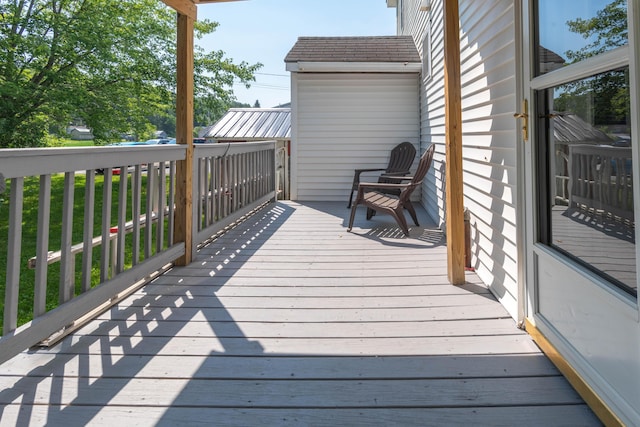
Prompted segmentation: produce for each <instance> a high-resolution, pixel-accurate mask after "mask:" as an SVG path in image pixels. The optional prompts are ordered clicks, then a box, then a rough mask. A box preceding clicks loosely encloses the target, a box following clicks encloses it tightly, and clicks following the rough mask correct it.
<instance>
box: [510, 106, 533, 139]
mask: <svg viewBox="0 0 640 427" xmlns="http://www.w3.org/2000/svg"><path fill="white" fill-rule="evenodd" d="M527 111H529V103H528V102H527V100H526V99H525V100H523V101H522V113H515V114H514V115H513V117H514V118H516V119H522V139H523V140H524V141H525V142H526V141H528V140H529V113H527Z"/></svg>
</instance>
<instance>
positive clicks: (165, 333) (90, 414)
mask: <svg viewBox="0 0 640 427" xmlns="http://www.w3.org/2000/svg"><path fill="white" fill-rule="evenodd" d="M348 214H349V211H348V210H347V209H345V207H344V206H343V205H342V204H337V203H295V202H279V203H277V204H276V205H269V206H267V207H265V208H264V209H262V210H261V211H259V212H258V213H257V214H256V215H254V216H252V217H251V218H250V219H248V220H247V221H245V222H244V223H242V224H240V225H238V226H236V227H235V228H234V229H233V230H231V231H230V232H228V233H227V234H225V235H223V236H221V237H220V238H218V239H217V240H215V241H214V242H212V243H211V244H210V245H209V246H207V247H205V248H203V249H202V250H201V251H200V252H199V254H198V256H197V258H196V259H195V261H194V262H193V263H192V264H191V265H189V266H187V267H180V268H174V269H172V270H171V271H169V272H167V273H166V274H165V275H163V276H162V277H159V278H157V279H156V280H155V281H154V282H152V283H150V284H148V285H147V286H145V287H143V288H142V289H141V290H140V291H138V292H137V293H135V294H133V295H131V296H130V297H129V298H127V299H126V300H124V301H123V302H121V303H120V304H118V305H117V306H114V307H113V308H111V309H110V310H109V311H107V312H105V313H103V314H102V315H100V316H99V317H98V318H97V319H95V320H94V321H92V322H91V323H89V324H88V325H86V326H85V327H84V328H82V329H81V330H79V331H78V332H77V333H76V334H74V335H72V336H70V337H67V338H66V339H65V340H64V341H63V342H62V343H60V344H59V345H58V346H56V347H54V348H51V349H48V350H38V351H34V352H28V353H27V352H25V353H22V354H20V355H19V356H17V357H16V358H14V359H13V360H11V361H9V362H7V363H5V364H3V365H2V371H1V374H0V381H1V385H2V391H1V392H0V405H1V406H0V416H1V420H0V424H1V425H69V426H74V425H166V426H173V425H181V426H183V425H195V424H205V425H238V426H248V425H278V426H280V425H332V426H334V425H421V426H424V425H447V426H449V425H468V424H473V425H491V426H496V425H505V426H506V425H508V426H513V425H520V426H526V425H546V426H559V425H571V426H573V425H599V422H598V420H597V419H596V418H595V417H594V415H593V414H592V412H591V411H590V410H589V408H588V407H587V406H586V405H585V404H584V402H583V401H582V400H581V399H580V397H579V396H578V395H577V394H576V393H575V391H574V390H573V389H572V388H571V387H570V385H569V384H568V383H567V381H566V380H565V379H564V378H563V377H562V376H561V375H560V374H559V372H558V371H557V370H556V369H555V368H554V367H553V365H552V364H551V363H550V362H549V361H548V359H547V358H546V357H545V356H543V355H542V354H541V352H540V351H539V350H538V348H537V347H536V345H535V344H534V343H533V341H532V340H531V339H530V338H529V336H528V335H527V334H525V333H524V332H522V331H520V330H519V329H517V328H516V326H515V324H514V321H513V320H512V319H511V318H510V317H509V316H508V315H507V313H506V311H505V310H504V309H503V308H502V306H501V305H500V304H499V303H498V302H497V301H496V300H495V299H494V298H493V296H492V295H491V294H490V293H489V292H488V291H487V289H486V288H485V287H484V286H483V285H482V284H481V282H480V281H479V280H478V278H477V277H476V276H475V275H473V274H468V276H467V284H466V285H464V286H460V287H454V286H451V285H449V284H448V282H447V276H446V247H445V242H444V238H443V235H442V233H441V232H440V231H439V230H437V229H436V228H435V226H433V224H429V221H428V220H427V219H426V216H425V213H424V211H420V212H419V214H420V215H421V221H422V223H424V224H427V226H426V227H413V229H412V230H411V235H410V237H408V238H406V237H404V236H403V234H402V232H401V231H400V230H399V229H398V228H397V226H395V223H393V221H392V220H391V219H390V218H386V217H383V216H380V215H378V216H376V217H375V218H374V219H373V221H371V222H367V221H365V220H364V209H363V210H362V211H361V212H358V222H356V224H355V227H354V232H353V233H347V232H346V228H345V226H346V221H347V218H348Z"/></svg>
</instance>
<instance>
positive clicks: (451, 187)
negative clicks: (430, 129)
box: [444, 0, 465, 285]
mask: <svg viewBox="0 0 640 427" xmlns="http://www.w3.org/2000/svg"><path fill="white" fill-rule="evenodd" d="M459 19H460V15H459V10H458V0H444V82H445V89H444V93H445V95H444V98H445V129H446V136H445V145H446V167H445V171H446V172H445V173H446V184H445V185H446V224H447V273H448V277H449V281H450V282H451V283H452V284H453V285H462V284H464V282H465V278H464V254H465V240H464V203H463V197H462V194H463V193H462V190H463V182H462V91H461V88H460V24H459Z"/></svg>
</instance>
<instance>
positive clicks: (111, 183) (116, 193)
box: [0, 142, 276, 363]
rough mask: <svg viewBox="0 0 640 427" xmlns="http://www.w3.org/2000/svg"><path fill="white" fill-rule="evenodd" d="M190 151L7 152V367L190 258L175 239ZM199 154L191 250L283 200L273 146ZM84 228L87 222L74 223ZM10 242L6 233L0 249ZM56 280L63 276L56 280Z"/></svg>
mask: <svg viewBox="0 0 640 427" xmlns="http://www.w3.org/2000/svg"><path fill="white" fill-rule="evenodd" d="M187 152H188V150H187V148H186V147H185V146H182V145H174V146H133V147H86V148H60V149H52V148H45V149H15V150H14V149H9V150H0V174H1V175H2V178H0V179H3V180H6V181H3V183H5V182H6V183H7V188H6V190H5V192H4V194H0V198H1V199H2V201H0V209H2V210H5V209H6V210H8V213H9V215H8V218H9V220H8V221H9V223H8V224H7V227H4V228H6V229H7V230H8V231H7V233H6V234H7V235H6V245H7V257H6V260H2V259H0V263H5V265H6V283H5V295H4V309H3V335H2V337H0V363H2V362H4V361H5V360H7V359H9V358H11V357H13V356H14V355H16V354H17V353H19V352H20V351H23V350H24V349H27V348H29V347H31V346H34V345H36V344H38V343H42V342H46V340H49V339H51V337H55V336H56V335H64V334H65V333H68V332H69V331H70V330H73V328H74V327H76V325H78V324H79V323H80V319H82V318H83V317H86V316H90V315H91V314H92V313H95V312H96V311H97V310H102V309H104V308H105V307H107V306H108V305H109V304H112V303H113V302H114V301H116V300H118V299H119V298H121V297H122V296H123V295H125V294H126V293H127V292H130V291H132V290H133V289H135V288H136V286H141V285H142V284H144V283H145V282H147V281H148V280H150V279H151V278H152V277H154V275H157V274H158V272H160V271H162V270H163V269H165V268H167V267H168V266H170V265H171V264H172V263H173V262H174V261H175V260H176V259H178V258H180V257H182V256H183V255H184V254H185V252H186V250H187V249H189V248H185V244H184V242H176V241H174V226H175V223H174V221H175V212H176V208H175V206H176V188H177V186H178V185H179V183H178V182H177V181H178V180H177V179H176V165H177V162H179V161H182V160H185V158H186V155H187ZM193 153H194V165H195V167H194V169H193V171H192V173H193V176H192V178H193V179H192V184H193V185H192V188H191V189H187V192H188V191H192V200H193V211H192V213H191V215H192V218H193V221H192V223H193V230H192V238H191V242H192V245H193V246H192V247H191V248H190V250H196V249H197V247H198V245H200V244H201V243H202V242H203V241H206V240H208V239H210V237H211V236H212V235H214V234H216V233H218V232H220V231H221V230H222V229H224V228H225V227H227V226H229V225H230V224H232V223H233V222H235V221H237V220H239V219H240V218H241V217H243V216H245V215H247V214H249V213H250V212H251V211H252V210H254V209H256V208H257V207H258V206H260V205H262V204H264V203H266V202H268V201H270V200H273V199H275V198H276V172H275V155H276V154H275V153H276V144H275V143H274V142H259V143H242V144H231V145H228V144H211V145H209V144H207V145H202V146H195V147H194V149H193ZM96 171H101V172H102V173H103V175H99V174H97V173H96ZM59 176H64V191H63V196H62V200H53V199H52V194H51V189H52V186H51V183H52V179H53V178H54V177H55V179H59V178H58V177H59ZM82 181H84V190H83V193H82V196H81V197H78V196H77V195H76V194H75V193H76V191H77V190H76V187H77V186H78V185H81V182H82ZM25 183H26V184H27V185H25ZM25 188H27V191H31V192H33V191H37V192H38V198H37V199H38V202H37V204H38V206H26V205H25V204H24V202H23V199H24V197H25ZM34 188H37V190H34ZM98 202H99V203H98ZM74 206H75V211H76V212H78V211H79V210H80V212H82V214H81V215H82V220H81V221H77V218H75V217H74ZM27 209H28V210H32V209H37V211H38V220H37V224H36V225H35V228H36V230H37V231H36V233H35V237H34V236H31V235H29V236H27V235H23V221H24V217H25V216H24V214H23V213H24V212H25V211H26V210H27ZM56 210H58V211H61V218H62V219H61V223H60V229H61V239H60V241H61V244H60V247H53V248H52V247H50V246H49V240H50V230H51V228H52V226H51V225H52V224H51V218H52V212H53V211H56ZM5 212H6V211H5ZM112 212H115V214H113V215H112ZM59 213H60V212H59ZM75 215H76V216H77V214H75ZM78 223H80V224H82V226H81V227H79V226H77V225H76V226H75V227H74V224H78ZM94 223H97V224H98V225H96V226H94ZM0 225H1V224H0ZM29 228H33V227H32V225H31V224H29ZM78 228H82V229H81V230H78ZM2 229H3V227H0V230H2ZM78 235H80V236H81V237H79V238H78V237H76V238H74V236H78ZM24 239H35V240H36V244H35V247H36V249H35V253H24V251H23V247H24V246H25V245H24ZM75 239H77V240H78V241H76V240H75ZM4 242H5V236H1V235H0V244H5V243H4ZM27 246H28V245H27ZM94 248H95V252H94ZM79 256H80V257H81V259H78V260H77V261H78V262H76V258H78V257H79ZM24 265H28V266H29V267H30V268H32V269H33V278H29V279H28V280H27V278H25V277H23V276H24V275H23V274H22V273H21V270H23V268H22V267H23V266H24ZM58 267H59V268H58ZM52 270H55V271H53V274H49V273H50V272H51V271H52ZM50 276H55V279H54V282H53V283H52V279H51V278H50ZM31 279H33V280H32V282H33V284H31ZM76 282H78V283H76ZM25 283H28V284H29V286H33V302H32V305H33V308H32V318H33V320H31V321H29V322H27V323H25V324H24V325H20V324H19V321H18V319H19V316H18V310H19V301H20V300H21V299H23V298H21V294H20V292H21V291H22V292H23V293H24V288H25V286H27V285H25ZM21 284H22V288H21ZM54 287H57V293H58V301H57V302H56V304H54V305H56V307H55V308H53V309H47V303H48V302H49V304H50V301H47V293H48V291H49V294H51V291H52V290H54V291H55V288H54ZM22 296H24V295H22Z"/></svg>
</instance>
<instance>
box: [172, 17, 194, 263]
mask: <svg viewBox="0 0 640 427" xmlns="http://www.w3.org/2000/svg"><path fill="white" fill-rule="evenodd" d="M193 25H194V19H192V18H191V17H189V16H187V15H183V14H180V13H179V14H178V43H177V76H176V79H177V94H176V95H177V98H176V142H177V143H178V144H182V145H186V146H187V155H186V158H185V160H181V161H179V162H178V164H177V166H176V211H175V212H176V213H175V215H176V222H175V228H174V235H175V239H176V242H184V244H185V254H184V256H182V257H180V258H179V259H178V260H177V261H176V264H178V265H188V264H189V263H190V262H191V259H192V257H193V253H192V252H193V245H192V239H193V230H192V226H193V219H192V215H191V211H192V208H193V185H192V184H193V178H192V177H193V163H194V162H193V47H194V46H193Z"/></svg>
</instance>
